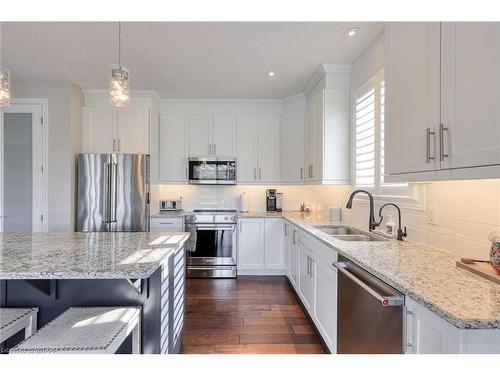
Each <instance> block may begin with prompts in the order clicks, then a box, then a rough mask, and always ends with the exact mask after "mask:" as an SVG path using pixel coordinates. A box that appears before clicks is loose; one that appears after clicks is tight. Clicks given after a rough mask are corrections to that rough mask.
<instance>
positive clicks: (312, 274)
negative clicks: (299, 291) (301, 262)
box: [309, 258, 314, 279]
mask: <svg viewBox="0 0 500 375" xmlns="http://www.w3.org/2000/svg"><path fill="white" fill-rule="evenodd" d="M309 259H310V263H311V275H310V277H311V279H312V278H313V277H314V259H313V258H309Z"/></svg>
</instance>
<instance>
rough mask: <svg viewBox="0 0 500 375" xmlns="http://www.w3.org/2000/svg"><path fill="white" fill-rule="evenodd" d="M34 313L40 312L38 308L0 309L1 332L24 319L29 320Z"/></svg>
mask: <svg viewBox="0 0 500 375" xmlns="http://www.w3.org/2000/svg"><path fill="white" fill-rule="evenodd" d="M34 311H38V307H33V308H10V307H8V308H5V307H2V308H1V309H0V330H2V329H6V328H7V327H8V326H11V325H13V324H15V323H18V322H20V321H21V320H23V319H27V318H28V317H29V316H30V314H31V313H32V312H34Z"/></svg>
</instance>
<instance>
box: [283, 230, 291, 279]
mask: <svg viewBox="0 0 500 375" xmlns="http://www.w3.org/2000/svg"><path fill="white" fill-rule="evenodd" d="M290 232H291V228H290V224H288V223H284V224H283V269H284V270H285V274H286V275H288V276H289V275H290V272H289V271H290V238H291V234H290Z"/></svg>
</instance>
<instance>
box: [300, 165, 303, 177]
mask: <svg viewBox="0 0 500 375" xmlns="http://www.w3.org/2000/svg"><path fill="white" fill-rule="evenodd" d="M300 179H301V180H303V179H304V167H300Z"/></svg>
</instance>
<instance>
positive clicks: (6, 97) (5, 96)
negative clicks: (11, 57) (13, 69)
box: [0, 66, 10, 107]
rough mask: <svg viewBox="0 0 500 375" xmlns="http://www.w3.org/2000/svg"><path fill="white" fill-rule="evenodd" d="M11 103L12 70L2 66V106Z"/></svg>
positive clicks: (0, 74)
mask: <svg viewBox="0 0 500 375" xmlns="http://www.w3.org/2000/svg"><path fill="white" fill-rule="evenodd" d="M8 105H10V71H9V70H8V69H7V68H4V67H3V66H0V107H5V106H8Z"/></svg>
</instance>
